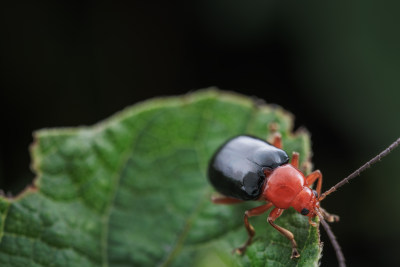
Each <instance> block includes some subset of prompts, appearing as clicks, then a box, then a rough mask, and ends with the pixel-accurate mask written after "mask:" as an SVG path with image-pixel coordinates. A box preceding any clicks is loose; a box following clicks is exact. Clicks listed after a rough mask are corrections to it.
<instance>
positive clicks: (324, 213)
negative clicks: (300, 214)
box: [320, 208, 340, 223]
mask: <svg viewBox="0 0 400 267" xmlns="http://www.w3.org/2000/svg"><path fill="white" fill-rule="evenodd" d="M320 211H321V214H322V216H323V217H324V219H325V221H327V222H330V223H333V222H338V221H339V220H340V217H339V216H338V215H336V214H330V213H329V212H327V211H326V210H324V209H323V208H320Z"/></svg>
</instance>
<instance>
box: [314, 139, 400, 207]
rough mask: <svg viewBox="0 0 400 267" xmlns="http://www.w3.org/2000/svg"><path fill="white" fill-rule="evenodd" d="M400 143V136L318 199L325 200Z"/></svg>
mask: <svg viewBox="0 0 400 267" xmlns="http://www.w3.org/2000/svg"><path fill="white" fill-rule="evenodd" d="M399 144H400V138H398V139H397V140H396V141H394V142H393V143H392V144H391V145H390V146H388V147H387V148H386V149H385V150H383V151H382V152H381V153H379V154H378V155H377V156H375V157H374V158H373V159H371V160H369V161H368V162H367V163H365V164H364V165H362V166H361V167H360V168H358V169H357V170H355V171H354V172H353V173H352V174H350V175H349V176H347V177H346V178H344V179H343V180H341V181H340V182H339V183H337V184H336V185H334V186H332V187H331V189H329V190H328V191H326V192H324V193H323V194H322V195H321V196H320V197H319V198H318V201H321V200H323V199H324V198H325V197H326V196H327V195H329V194H331V193H332V192H334V191H336V190H337V189H338V188H339V187H341V186H343V185H344V184H346V183H348V182H349V181H350V180H351V179H353V178H355V177H357V176H359V175H360V173H361V172H363V171H365V170H366V169H368V168H369V167H371V166H372V165H373V164H375V163H376V162H378V161H380V160H381V159H382V158H383V157H385V156H386V155H388V154H389V153H390V152H392V150H394V149H395V148H396V147H397V146H398V145H399Z"/></svg>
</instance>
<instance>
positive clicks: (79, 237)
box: [0, 89, 321, 267]
mask: <svg viewBox="0 0 400 267" xmlns="http://www.w3.org/2000/svg"><path fill="white" fill-rule="evenodd" d="M271 123H273V124H272V125H274V127H275V128H278V129H279V131H280V132H281V134H282V136H283V144H284V149H285V150H286V151H287V152H288V153H289V155H291V152H292V151H293V150H296V151H298V152H300V153H301V162H304V161H305V160H306V159H307V158H309V156H310V151H309V137H308V136H307V134H305V133H304V132H300V133H298V134H297V135H292V134H291V132H290V131H291V130H292V118H291V116H290V115H289V114H288V113H286V112H285V111H283V110H282V109H281V108H279V107H276V106H267V105H265V104H260V103H257V104H256V103H255V102H254V101H253V100H252V99H249V98H247V97H244V96H241V95H236V94H232V93H226V92H221V91H218V90H216V89H208V90H203V91H198V92H195V93H192V94H188V95H184V96H181V97H171V98H159V99H153V100H150V101H146V102H143V103H140V104H138V105H135V106H133V107H130V108H127V109H125V110H123V111H122V112H120V113H118V114H116V115H114V116H112V117H110V118H109V119H107V120H105V121H102V122H100V123H98V124H96V125H93V126H90V127H77V128H61V129H50V130H48V129H45V130H40V131H37V132H35V134H34V139H35V141H34V144H33V145H32V148H31V154H32V160H33V163H32V167H33V169H34V171H35V172H36V174H37V178H36V179H35V181H34V183H33V185H32V186H31V187H29V188H27V189H26V190H25V191H24V192H23V193H22V194H20V195H19V196H18V197H16V198H13V199H7V198H4V197H1V198H0V219H1V221H0V238H1V239H0V266H13V267H14V266H33V267H35V266H37V267H39V266H60V267H62V266H232V265H236V266H313V265H314V266H316V265H317V264H318V260H319V257H320V253H321V248H320V244H319V234H318V231H317V229H315V228H313V227H309V225H308V222H307V218H306V217H303V216H301V215H299V214H297V213H295V212H293V210H288V211H286V212H285V214H284V215H283V216H281V217H280V218H279V219H278V220H277V221H276V222H277V224H279V225H281V226H283V227H286V228H288V229H289V230H290V231H292V232H293V233H294V235H295V236H296V240H297V242H298V244H299V252H300V253H301V258H300V259H298V260H291V259H290V253H291V246H290V243H289V241H288V240H286V239H285V238H284V237H283V236H281V235H280V234H279V233H278V232H276V231H275V230H274V229H273V228H272V227H271V226H270V225H268V224H267V222H266V215H262V216H260V217H257V218H251V222H252V223H253V224H254V226H255V229H256V238H255V241H254V244H253V245H252V246H250V247H249V248H248V250H247V252H246V254H245V255H244V256H238V255H234V254H232V253H231V252H232V250H233V249H234V248H235V247H238V246H240V245H241V244H242V243H243V242H244V241H245V240H246V237H247V236H246V231H245V228H244V226H243V213H244V211H245V210H246V209H248V208H249V207H252V206H254V205H257V203H245V204H240V205H231V206H224V205H215V204H212V203H211V201H210V197H211V195H212V194H213V193H214V191H213V189H212V187H211V186H210V184H209V183H208V180H207V171H206V170H207V164H208V161H209V159H210V157H211V156H212V154H213V153H214V152H215V150H216V149H217V148H218V147H219V146H220V145H221V144H222V143H223V142H224V141H225V140H227V139H228V138H230V137H232V136H235V135H238V134H252V135H255V136H258V137H260V138H267V137H268V136H270V127H268V126H269V125H271ZM258 205H259V203H258Z"/></svg>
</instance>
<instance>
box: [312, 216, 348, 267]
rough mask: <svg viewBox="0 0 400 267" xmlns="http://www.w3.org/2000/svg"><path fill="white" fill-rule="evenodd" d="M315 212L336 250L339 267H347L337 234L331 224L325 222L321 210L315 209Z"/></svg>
mask: <svg viewBox="0 0 400 267" xmlns="http://www.w3.org/2000/svg"><path fill="white" fill-rule="evenodd" d="M315 211H316V212H317V214H318V217H319V221H320V222H321V224H322V226H323V227H324V229H325V232H326V233H327V234H328V237H329V240H330V241H331V244H332V246H333V248H334V249H335V253H336V258H337V259H338V262H339V267H346V262H345V258H344V255H343V252H342V248H341V247H340V245H339V242H338V241H337V239H336V236H335V234H334V233H333V232H332V230H331V228H330V227H329V224H328V223H327V222H326V221H325V220H324V217H323V216H322V215H321V213H320V212H319V210H318V209H315Z"/></svg>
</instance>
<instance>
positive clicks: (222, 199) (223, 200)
mask: <svg viewBox="0 0 400 267" xmlns="http://www.w3.org/2000/svg"><path fill="white" fill-rule="evenodd" d="M211 201H212V202H213V203H214V204H236V203H240V202H243V201H244V200H241V199H237V198H232V197H226V196H212V197H211Z"/></svg>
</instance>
